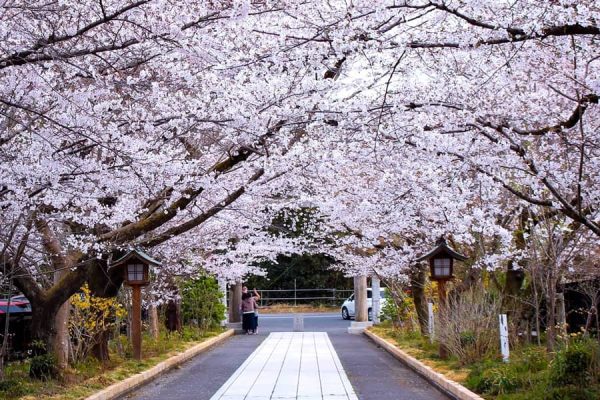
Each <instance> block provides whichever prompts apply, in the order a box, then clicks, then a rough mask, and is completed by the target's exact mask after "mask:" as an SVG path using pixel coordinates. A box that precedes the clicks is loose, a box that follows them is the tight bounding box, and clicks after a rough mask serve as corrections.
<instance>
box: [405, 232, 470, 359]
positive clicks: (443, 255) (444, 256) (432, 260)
mask: <svg viewBox="0 0 600 400" xmlns="http://www.w3.org/2000/svg"><path fill="white" fill-rule="evenodd" d="M466 259H467V257H465V256H464V255H462V254H460V253H458V252H456V251H455V250H454V249H452V248H451V247H450V246H448V243H446V239H444V237H443V236H442V237H441V238H439V239H438V241H437V242H436V246H435V247H434V248H433V249H431V250H430V251H429V252H428V253H427V254H425V255H423V256H421V257H419V258H417V260H416V261H417V262H419V261H425V260H427V261H429V272H430V279H431V280H432V281H436V282H437V287H438V298H439V308H440V309H443V308H445V307H446V306H447V300H446V282H448V281H449V280H451V279H452V278H454V260H458V261H465V260H466ZM447 356H448V353H447V350H446V347H445V346H444V345H443V344H442V343H440V358H447Z"/></svg>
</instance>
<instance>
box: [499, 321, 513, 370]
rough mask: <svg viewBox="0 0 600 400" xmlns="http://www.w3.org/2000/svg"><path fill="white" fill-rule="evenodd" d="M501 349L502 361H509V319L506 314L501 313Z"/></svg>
mask: <svg viewBox="0 0 600 400" xmlns="http://www.w3.org/2000/svg"><path fill="white" fill-rule="evenodd" d="M499 317H500V351H502V361H504V362H508V357H509V353H510V352H509V349H508V320H507V318H506V314H500V315H499Z"/></svg>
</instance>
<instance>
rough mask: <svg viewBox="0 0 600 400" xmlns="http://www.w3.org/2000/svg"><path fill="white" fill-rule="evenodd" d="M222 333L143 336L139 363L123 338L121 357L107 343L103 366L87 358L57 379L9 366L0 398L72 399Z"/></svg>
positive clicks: (26, 365) (186, 331)
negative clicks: (35, 376)
mask: <svg viewBox="0 0 600 400" xmlns="http://www.w3.org/2000/svg"><path fill="white" fill-rule="evenodd" d="M221 332H223V330H220V329H219V330H213V331H208V332H199V331H197V330H194V329H192V328H188V327H186V328H185V329H184V332H183V333H182V334H178V333H175V334H169V335H168V334H167V333H166V332H161V333H160V336H159V338H158V339H157V340H154V339H152V338H151V337H149V336H145V337H144V339H143V342H142V356H143V358H142V360H141V361H137V360H132V359H130V358H128V357H130V356H131V348H130V346H129V345H128V344H127V340H126V338H124V337H121V338H119V339H118V340H121V341H122V344H123V348H124V349H125V354H123V355H121V354H119V353H118V352H117V351H116V349H117V346H116V342H115V341H112V342H111V343H110V356H111V359H110V361H109V362H108V363H107V364H106V365H102V363H100V362H98V361H97V360H95V359H93V358H89V359H88V360H86V361H85V362H83V363H80V364H77V365H74V366H72V367H70V368H69V369H68V370H67V371H65V373H64V376H63V378H62V379H61V380H48V381H38V380H35V379H31V378H29V361H24V362H15V363H10V364H9V365H8V366H7V368H6V371H5V380H4V382H1V383H0V399H7V400H13V399H21V400H50V399H52V400H58V399H60V400H76V399H83V398H85V397H87V396H90V395H91V394H93V393H95V392H97V391H99V390H101V389H103V388H105V387H107V386H109V385H111V384H113V383H116V382H119V381H122V380H123V379H125V378H127V377H129V376H132V375H134V374H136V373H139V372H142V371H144V370H147V369H148V368H151V367H153V366H154V365H156V364H158V363H159V362H161V361H164V360H166V359H167V358H169V357H171V356H173V355H176V354H177V353H179V352H181V351H183V350H186V349H187V348H190V347H192V346H193V345H195V344H197V343H200V342H203V341H204V340H206V339H208V338H210V337H213V336H216V335H218V334H220V333H221Z"/></svg>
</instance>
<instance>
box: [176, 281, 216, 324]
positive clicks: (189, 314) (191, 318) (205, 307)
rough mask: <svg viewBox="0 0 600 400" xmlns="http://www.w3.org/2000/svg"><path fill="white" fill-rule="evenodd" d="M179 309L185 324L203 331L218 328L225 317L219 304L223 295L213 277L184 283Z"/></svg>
mask: <svg viewBox="0 0 600 400" xmlns="http://www.w3.org/2000/svg"><path fill="white" fill-rule="evenodd" d="M181 292H182V299H181V300H182V301H181V307H182V311H183V319H184V322H185V323H188V324H189V323H191V324H194V325H197V326H198V327H199V328H200V329H201V330H203V331H205V330H208V329H210V328H214V327H217V326H219V324H220V323H221V321H222V320H223V318H224V315H225V306H224V305H223V303H221V299H222V297H223V294H222V293H221V291H219V284H218V283H217V280H216V279H215V278H213V277H200V278H197V279H193V280H190V281H187V282H185V283H184V285H183V287H182V291H181Z"/></svg>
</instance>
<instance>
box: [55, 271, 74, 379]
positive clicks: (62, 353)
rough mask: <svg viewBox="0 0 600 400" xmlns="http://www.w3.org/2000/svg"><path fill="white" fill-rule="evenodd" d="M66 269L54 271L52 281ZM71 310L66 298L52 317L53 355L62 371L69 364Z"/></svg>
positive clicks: (56, 281)
mask: <svg viewBox="0 0 600 400" xmlns="http://www.w3.org/2000/svg"><path fill="white" fill-rule="evenodd" d="M66 272H68V271H56V272H55V273H54V282H55V283H58V282H59V281H60V279H61V278H62V276H63V275H65V273H66ZM70 312H71V302H70V301H69V300H67V301H66V302H65V303H63V304H62V305H61V306H60V307H59V309H58V312H57V313H56V317H55V318H54V332H55V335H54V337H53V340H54V343H52V348H53V349H54V355H55V356H56V366H57V367H58V368H59V370H61V371H63V370H65V369H66V368H67V366H68V364H69V345H70V344H71V343H70V342H71V338H70V336H69V314H70Z"/></svg>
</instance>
